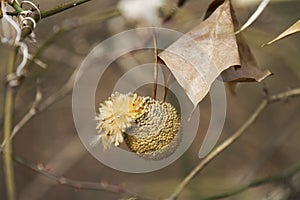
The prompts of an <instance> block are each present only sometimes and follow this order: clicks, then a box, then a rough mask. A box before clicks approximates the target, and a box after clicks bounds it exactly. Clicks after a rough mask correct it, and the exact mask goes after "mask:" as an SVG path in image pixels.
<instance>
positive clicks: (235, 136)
mask: <svg viewBox="0 0 300 200" xmlns="http://www.w3.org/2000/svg"><path fill="white" fill-rule="evenodd" d="M267 105H268V103H267V100H264V101H262V102H261V104H260V105H259V106H258V108H257V109H256V111H255V112H254V113H253V114H252V115H251V116H250V118H249V119H248V120H247V121H246V122H245V123H244V124H243V125H242V126H241V127H240V128H239V130H238V131H236V132H235V133H234V134H233V135H232V136H230V137H229V138H228V139H226V140H225V141H224V142H222V143H221V144H220V145H219V146H217V147H216V148H215V149H214V150H213V151H212V152H210V153H209V154H208V155H207V156H206V157H205V158H204V159H203V160H202V161H201V162H200V163H199V164H198V165H197V166H196V167H195V168H194V169H193V170H192V171H191V172H190V173H189V174H188V176H186V177H185V179H184V180H183V181H182V182H181V183H180V184H179V185H178V187H177V188H176V189H175V191H174V192H173V193H172V194H171V196H170V197H169V198H168V200H175V199H177V197H178V196H179V194H180V193H181V191H182V190H183V189H184V187H185V186H186V185H187V184H188V183H189V182H190V181H191V180H192V179H193V178H194V177H195V176H196V175H197V174H198V173H199V172H200V171H201V170H202V169H204V168H205V167H206V166H207V165H208V164H209V163H210V162H211V161H212V160H213V159H214V158H216V157H217V156H218V155H220V153H221V152H223V151H224V150H225V149H227V147H229V146H230V145H231V144H232V143H233V142H235V141H236V140H237V139H238V138H239V137H240V136H241V135H242V134H243V133H244V132H245V130H246V129H247V128H249V127H250V126H251V125H252V124H253V123H254V122H255V120H256V119H257V117H258V116H259V115H260V113H261V112H262V111H263V110H264V109H265V108H266V107H267Z"/></svg>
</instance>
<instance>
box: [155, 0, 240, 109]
mask: <svg viewBox="0 0 300 200" xmlns="http://www.w3.org/2000/svg"><path fill="white" fill-rule="evenodd" d="M159 57H160V58H161V59H162V60H163V61H164V62H165V63H166V65H167V66H168V67H169V68H170V70H171V72H172V73H173V75H174V76H175V78H176V80H177V81H178V82H179V84H180V85H181V86H182V87H183V88H184V89H185V92H186V94H187V95H188V96H189V98H190V99H191V101H192V102H193V104H194V106H196V105H197V104H198V103H199V102H200V101H201V100H202V99H203V98H204V97H205V95H206V94H207V93H208V91H209V89H210V86H211V84H212V82H213V81H215V79H216V78H217V77H218V76H219V75H220V74H221V72H222V71H224V70H225V69H227V68H229V67H230V66H234V65H240V64H241V63H240V57H239V52H238V46H237V43H236V38H235V34H234V27H233V23H232V18H231V12H230V2H229V0H225V2H224V3H223V4H222V5H221V6H219V7H218V8H217V9H216V10H215V12H213V13H212V14H211V16H210V17H209V18H208V19H206V20H205V21H203V22H202V23H200V24H199V25H198V26H196V27H195V28H194V29H192V30H191V31H190V32H188V33H187V34H185V35H184V36H183V37H181V38H179V39H178V40H177V41H176V42H174V43H173V44H172V45H170V47H168V48H167V49H166V50H165V51H163V52H162V53H160V54H159Z"/></svg>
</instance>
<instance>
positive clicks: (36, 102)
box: [0, 86, 42, 152]
mask: <svg viewBox="0 0 300 200" xmlns="http://www.w3.org/2000/svg"><path fill="white" fill-rule="evenodd" d="M41 100H42V93H41V91H40V88H39V86H38V88H37V91H36V95H35V100H34V102H33V104H32V106H31V108H30V110H29V111H28V112H27V113H26V114H25V116H24V117H23V118H22V119H21V120H20V121H19V123H18V124H17V125H16V126H15V127H14V128H13V130H12V133H11V135H10V137H9V138H5V139H4V140H3V142H2V144H1V146H0V152H1V151H2V150H3V149H4V147H5V146H6V145H7V142H8V141H9V140H12V139H13V137H14V136H15V135H16V134H17V133H18V132H19V130H20V129H21V128H22V127H23V126H25V124H27V123H28V121H30V120H31V118H33V117H34V116H35V115H36V112H37V110H38V107H39V104H40V103H41Z"/></svg>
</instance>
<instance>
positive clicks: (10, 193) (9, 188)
mask: <svg viewBox="0 0 300 200" xmlns="http://www.w3.org/2000/svg"><path fill="white" fill-rule="evenodd" d="M17 55H18V48H17V47H16V48H15V49H14V51H13V52H12V55H11V58H10V63H9V64H8V67H7V74H12V73H13V72H14V68H15V63H16V59H17ZM14 103H15V88H12V87H11V86H10V84H9V83H8V84H7V86H6V92H5V102H4V123H3V136H4V140H7V144H6V146H5V148H4V157H3V159H4V160H3V165H4V174H5V184H6V193H7V198H8V199H9V200H15V199H16V187H15V176H14V168H13V160H12V142H11V140H9V138H10V136H11V131H12V120H13V110H14Z"/></svg>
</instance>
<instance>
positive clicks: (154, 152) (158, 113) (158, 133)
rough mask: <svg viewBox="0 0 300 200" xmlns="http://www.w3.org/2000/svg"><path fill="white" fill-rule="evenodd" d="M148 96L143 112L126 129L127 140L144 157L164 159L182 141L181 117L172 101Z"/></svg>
mask: <svg viewBox="0 0 300 200" xmlns="http://www.w3.org/2000/svg"><path fill="white" fill-rule="evenodd" d="M147 98H148V99H149V100H147V101H146V102H147V103H146V104H145V108H144V110H143V112H142V113H141V114H140V115H139V116H138V117H137V118H136V120H135V123H134V124H133V125H132V126H130V127H129V128H127V129H126V131H125V135H124V136H125V142H126V144H127V146H128V147H129V149H130V150H131V151H133V152H135V153H137V154H138V155H140V156H142V157H144V158H149V159H162V158H165V157H168V156H169V155H170V154H172V153H173V152H174V151H175V150H176V147H177V146H178V144H179V142H180V139H181V134H180V118H179V115H178V113H177V111H176V109H175V108H174V107H173V106H172V105H171V104H170V103H166V102H161V101H158V100H153V99H151V98H150V97H147Z"/></svg>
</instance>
